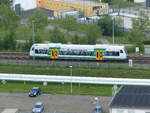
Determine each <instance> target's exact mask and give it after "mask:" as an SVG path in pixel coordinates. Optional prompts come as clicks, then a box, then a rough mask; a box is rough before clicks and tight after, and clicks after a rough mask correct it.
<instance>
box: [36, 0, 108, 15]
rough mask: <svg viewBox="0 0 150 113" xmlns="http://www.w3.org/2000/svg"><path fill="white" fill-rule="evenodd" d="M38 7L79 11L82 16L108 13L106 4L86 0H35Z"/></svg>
mask: <svg viewBox="0 0 150 113" xmlns="http://www.w3.org/2000/svg"><path fill="white" fill-rule="evenodd" d="M37 7H38V8H46V9H50V10H54V11H57V10H68V11H79V12H80V13H81V14H83V16H96V15H104V14H108V7H109V6H108V4H107V3H101V2H93V1H86V0H82V1H81V0H37Z"/></svg>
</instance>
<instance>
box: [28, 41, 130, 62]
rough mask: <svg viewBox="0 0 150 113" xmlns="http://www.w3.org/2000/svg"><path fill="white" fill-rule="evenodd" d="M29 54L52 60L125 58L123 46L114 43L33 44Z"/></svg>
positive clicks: (123, 59) (122, 59)
mask: <svg viewBox="0 0 150 113" xmlns="http://www.w3.org/2000/svg"><path fill="white" fill-rule="evenodd" d="M29 55H30V57H34V58H47V59H52V60H55V59H68V60H69V59H71V60H75V59H76V60H97V61H102V60H121V61H125V60H127V54H126V52H125V48H124V46H116V45H77V44H60V43H48V44H33V45H32V47H31V49H30V53H29Z"/></svg>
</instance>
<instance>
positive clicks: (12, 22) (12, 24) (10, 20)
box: [0, 5, 19, 30]
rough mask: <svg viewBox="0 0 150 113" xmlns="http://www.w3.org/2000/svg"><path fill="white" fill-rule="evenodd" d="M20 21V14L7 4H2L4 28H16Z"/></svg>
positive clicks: (1, 18) (0, 11)
mask: <svg viewBox="0 0 150 113" xmlns="http://www.w3.org/2000/svg"><path fill="white" fill-rule="evenodd" d="M18 23H19V16H17V15H16V13H15V12H14V11H13V10H12V9H10V8H9V7H8V6H6V5H0V26H1V28H4V29H9V30H14V29H15V28H16V27H17V25H18Z"/></svg>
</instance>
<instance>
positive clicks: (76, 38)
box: [72, 35, 80, 44]
mask: <svg viewBox="0 0 150 113" xmlns="http://www.w3.org/2000/svg"><path fill="white" fill-rule="evenodd" d="M72 43H73V44H80V37H79V36H78V35H75V36H74V37H73V38H72Z"/></svg>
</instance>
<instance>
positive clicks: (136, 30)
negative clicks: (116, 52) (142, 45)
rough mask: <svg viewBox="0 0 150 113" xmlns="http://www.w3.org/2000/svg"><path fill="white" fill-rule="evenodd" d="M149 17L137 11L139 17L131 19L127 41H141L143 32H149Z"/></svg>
mask: <svg viewBox="0 0 150 113" xmlns="http://www.w3.org/2000/svg"><path fill="white" fill-rule="evenodd" d="M149 27H150V21H149V17H148V16H147V15H146V14H145V13H144V12H140V13H139V18H137V19H133V20H132V30H131V32H130V34H129V36H128V38H129V41H131V42H133V43H135V44H136V43H139V42H142V40H143V37H144V34H145V33H149V32H150V29H149Z"/></svg>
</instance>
